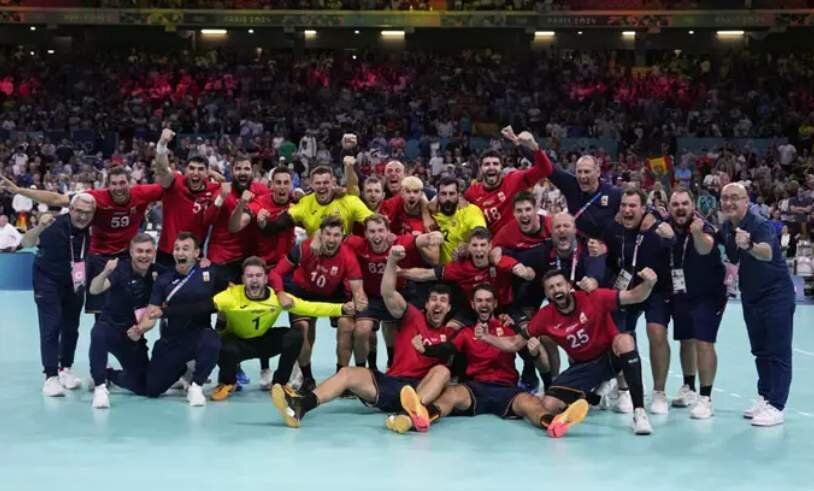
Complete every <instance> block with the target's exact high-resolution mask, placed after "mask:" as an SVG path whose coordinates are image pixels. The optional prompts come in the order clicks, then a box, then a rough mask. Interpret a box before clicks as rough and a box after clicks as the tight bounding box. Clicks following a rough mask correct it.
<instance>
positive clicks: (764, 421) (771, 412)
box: [752, 402, 783, 426]
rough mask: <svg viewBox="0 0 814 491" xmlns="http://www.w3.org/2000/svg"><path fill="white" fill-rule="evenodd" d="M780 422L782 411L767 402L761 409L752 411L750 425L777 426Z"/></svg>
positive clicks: (781, 421) (781, 420)
mask: <svg viewBox="0 0 814 491" xmlns="http://www.w3.org/2000/svg"><path fill="white" fill-rule="evenodd" d="M782 424H783V411H781V410H779V409H777V408H776V407H774V406H772V405H771V404H769V403H768V402H767V403H766V405H765V406H763V410H761V411H759V412H757V413H754V415H753V416H752V426H777V425H782Z"/></svg>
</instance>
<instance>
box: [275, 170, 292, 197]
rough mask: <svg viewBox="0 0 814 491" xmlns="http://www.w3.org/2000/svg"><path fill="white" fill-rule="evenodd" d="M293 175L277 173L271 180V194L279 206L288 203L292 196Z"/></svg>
mask: <svg viewBox="0 0 814 491" xmlns="http://www.w3.org/2000/svg"><path fill="white" fill-rule="evenodd" d="M291 187H292V185H291V174H289V173H288V172H275V173H274V177H273V178H272V179H271V192H272V194H273V199H274V202H275V203H277V204H278V205H282V204H285V203H288V198H289V196H291Z"/></svg>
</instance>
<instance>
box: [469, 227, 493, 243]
mask: <svg viewBox="0 0 814 491" xmlns="http://www.w3.org/2000/svg"><path fill="white" fill-rule="evenodd" d="M472 239H486V240H492V232H490V231H489V229H488V228H486V227H475V228H473V229H472V231H470V232H469V236H468V237H467V238H466V241H467V242H470V241H472Z"/></svg>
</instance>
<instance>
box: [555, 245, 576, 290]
mask: <svg viewBox="0 0 814 491" xmlns="http://www.w3.org/2000/svg"><path fill="white" fill-rule="evenodd" d="M578 252H579V247H578V246H577V244H574V252H573V253H572V254H571V283H573V282H574V278H575V277H576V275H577V262H578V261H579V258H578V257H577V253H578ZM554 254H556V255H557V269H559V270H562V262H561V261H560V255H559V254H557V252H556V251H554Z"/></svg>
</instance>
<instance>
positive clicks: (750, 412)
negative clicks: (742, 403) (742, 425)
mask: <svg viewBox="0 0 814 491" xmlns="http://www.w3.org/2000/svg"><path fill="white" fill-rule="evenodd" d="M766 404H768V403H767V402H766V399H764V398H763V396H757V399H755V403H754V404H752V406H751V407H750V408H749V409H747V410H746V411H744V412H743V417H744V418H746V419H752V418H753V417H754V416H755V414H757V413H759V412H761V411H763V408H765V407H766Z"/></svg>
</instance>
